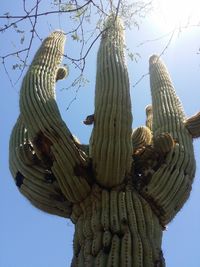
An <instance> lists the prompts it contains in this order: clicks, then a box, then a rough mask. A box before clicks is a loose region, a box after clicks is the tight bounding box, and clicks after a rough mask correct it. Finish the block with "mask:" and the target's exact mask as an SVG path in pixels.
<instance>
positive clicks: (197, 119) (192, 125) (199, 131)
mask: <svg viewBox="0 0 200 267" xmlns="http://www.w3.org/2000/svg"><path fill="white" fill-rule="evenodd" d="M184 123H185V127H186V128H187V129H188V131H189V133H190V134H191V136H192V138H198V137H200V112H198V113H197V114H195V115H193V116H192V117H190V118H187V119H186V120H185V122H184Z"/></svg>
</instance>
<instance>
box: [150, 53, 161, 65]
mask: <svg viewBox="0 0 200 267" xmlns="http://www.w3.org/2000/svg"><path fill="white" fill-rule="evenodd" d="M158 60H159V56H158V55H152V56H150V58H149V65H153V64H155V63H156V62H157V61H158Z"/></svg>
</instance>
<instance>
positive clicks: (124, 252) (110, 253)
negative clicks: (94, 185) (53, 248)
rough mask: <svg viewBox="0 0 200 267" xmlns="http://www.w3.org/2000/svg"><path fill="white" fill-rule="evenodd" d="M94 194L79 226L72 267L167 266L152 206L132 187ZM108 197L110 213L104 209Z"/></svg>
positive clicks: (159, 228)
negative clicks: (161, 255)
mask: <svg viewBox="0 0 200 267" xmlns="http://www.w3.org/2000/svg"><path fill="white" fill-rule="evenodd" d="M93 190H94V189H93ZM93 190H92V194H91V196H90V197H89V198H90V201H87V206H86V205H85V204H83V203H82V204H83V206H84V207H87V209H85V208H84V209H83V213H82V214H81V215H80V217H79V218H78V221H77V222H76V227H75V236H74V251H75V253H74V258H73V261H72V262H73V265H72V266H138V267H139V266H146V267H147V266H149V267H151V266H152V267H154V266H155V265H154V264H155V263H156V262H157V263H160V264H163V265H160V266H164V261H163V259H161V257H160V254H161V251H160V247H161V239H162V226H161V225H160V222H159V219H158V217H157V216H156V215H155V213H154V212H153V211H152V209H151V207H150V206H149V204H148V203H147V202H146V201H145V200H144V199H143V198H142V197H140V195H139V194H138V193H137V192H136V191H135V190H134V189H130V188H129V187H126V188H124V189H123V190H119V191H118V190H112V191H110V192H109V191H107V190H103V191H102V190H100V191H99V192H98V194H97V193H96V192H94V191H93ZM105 197H106V200H107V201H108V202H107V205H106V206H108V203H109V204H110V209H107V208H106V209H103V206H104V205H105ZM97 207H98V210H96V208H97ZM114 207H115V209H114V210H113V208H114ZM91 211H92V214H91ZM99 212H100V213H99ZM115 212H116V213H117V214H116V213H115ZM100 218H104V219H103V220H102V219H101V220H100ZM86 221H90V223H86ZM92 221H93V222H92ZM105 221H107V223H105ZM85 224H87V231H85V229H84V228H85ZM92 225H93V227H92ZM94 225H95V227H94ZM87 258H89V259H90V260H89V261H90V264H89V265H86V261H87Z"/></svg>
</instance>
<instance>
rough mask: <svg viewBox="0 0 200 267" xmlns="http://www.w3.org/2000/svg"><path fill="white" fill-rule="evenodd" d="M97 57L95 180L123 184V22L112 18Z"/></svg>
mask: <svg viewBox="0 0 200 267" xmlns="http://www.w3.org/2000/svg"><path fill="white" fill-rule="evenodd" d="M105 29H107V31H106V32H105V34H104V35H103V37H102V40H101V43H100V48H99V51H98V56H97V74H96V89H95V113H94V128H93V134H92V138H91V143H90V147H91V149H90V151H91V156H92V159H93V169H94V172H95V174H96V180H97V182H98V183H99V184H101V185H103V186H106V187H113V186H115V185H118V184H120V183H122V181H123V180H124V177H125V175H126V174H127V173H128V172H129V171H130V168H131V152H132V145H131V124H132V115H131V103H130V93H129V79H128V73H127V68H126V64H125V59H124V52H123V49H124V40H123V28H122V25H121V22H120V20H119V19H118V18H115V16H113V15H110V16H109V18H108V19H107V22H106V24H105Z"/></svg>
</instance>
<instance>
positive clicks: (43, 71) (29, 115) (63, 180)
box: [20, 31, 90, 202]
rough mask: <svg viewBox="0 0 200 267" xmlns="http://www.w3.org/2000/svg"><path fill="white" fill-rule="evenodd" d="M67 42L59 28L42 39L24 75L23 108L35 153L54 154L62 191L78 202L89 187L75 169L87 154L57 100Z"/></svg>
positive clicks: (54, 170)
mask: <svg viewBox="0 0 200 267" xmlns="http://www.w3.org/2000/svg"><path fill="white" fill-rule="evenodd" d="M64 41H65V35H64V34H63V33H62V32H59V31H57V32H53V33H52V34H51V35H50V36H49V37H48V38H47V39H46V40H45V41H44V42H43V44H42V46H41V48H40V49H39V50H38V52H37V53H36V55H35V58H34V59H33V62H32V64H31V66H30V68H29V70H28V72H27V74H26V76H25V78H24V81H23V84H22V88H21V94H20V110H21V114H22V116H23V119H24V122H25V124H26V125H27V129H28V132H29V136H30V140H31V142H32V143H33V147H34V149H35V151H36V154H37V155H38V157H39V158H40V159H41V160H43V158H44V157H47V154H48V156H49V155H51V159H50V162H49V165H50V167H51V170H52V172H53V174H54V175H55V176H56V177H57V180H58V183H59V184H60V188H62V192H63V194H64V195H65V196H66V197H67V199H68V200H69V201H71V202H79V201H80V200H81V199H83V198H85V197H86V195H87V194H88V192H89V191H90V186H89V184H88V183H87V181H86V179H82V178H80V177H79V174H78V176H77V174H76V173H75V172H76V171H75V170H76V169H77V168H80V167H84V166H86V163H87V157H86V154H85V153H80V150H78V149H77V147H76V145H75V142H74V141H73V137H72V135H71V133H70V132H69V130H68V128H67V126H66V125H65V123H64V122H63V120H62V118H61V116H60V113H59V110H58V107H57V104H56V102H55V88H54V87H55V81H56V79H58V77H57V73H58V74H59V75H60V74H63V72H62V73H61V72H60V70H61V68H60V67H59V65H60V63H61V59H62V54H63V51H64ZM62 70H63V69H62ZM64 74H65V73H64ZM61 76H62V77H64V76H65V75H61ZM33 85H34V86H33ZM41 139H42V140H44V142H42V143H45V144H44V145H43V144H42V145H43V147H41ZM41 152H42V153H41ZM51 161H53V162H51ZM51 165H52V166H51Z"/></svg>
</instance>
